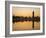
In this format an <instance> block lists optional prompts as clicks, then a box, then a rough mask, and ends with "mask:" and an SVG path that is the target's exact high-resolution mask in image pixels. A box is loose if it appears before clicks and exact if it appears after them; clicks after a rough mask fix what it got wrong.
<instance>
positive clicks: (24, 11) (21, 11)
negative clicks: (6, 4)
mask: <svg viewBox="0 0 46 38" xmlns="http://www.w3.org/2000/svg"><path fill="white" fill-rule="evenodd" d="M33 10H34V16H40V8H31V7H13V8H12V13H13V15H15V16H23V17H29V16H30V17H32V11H33Z"/></svg>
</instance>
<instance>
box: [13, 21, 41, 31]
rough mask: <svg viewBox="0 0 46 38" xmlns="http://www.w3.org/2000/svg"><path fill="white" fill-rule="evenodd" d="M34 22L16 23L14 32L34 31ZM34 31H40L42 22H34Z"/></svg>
mask: <svg viewBox="0 0 46 38" xmlns="http://www.w3.org/2000/svg"><path fill="white" fill-rule="evenodd" d="M32 26H33V22H32V21H24V22H15V23H14V24H13V31H16V30H33V27H32ZM34 30H40V22H34Z"/></svg>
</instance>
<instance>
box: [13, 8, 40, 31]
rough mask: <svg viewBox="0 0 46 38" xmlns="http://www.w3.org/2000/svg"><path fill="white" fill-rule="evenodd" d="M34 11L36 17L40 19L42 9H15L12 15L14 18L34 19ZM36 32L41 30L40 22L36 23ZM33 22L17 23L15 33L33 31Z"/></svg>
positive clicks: (14, 25) (14, 27) (14, 26)
mask: <svg viewBox="0 0 46 38" xmlns="http://www.w3.org/2000/svg"><path fill="white" fill-rule="evenodd" d="M32 10H34V17H35V16H36V17H37V16H39V17H40V8H31V7H29V8H27V7H20V8H19V7H13V8H12V15H14V16H23V17H32ZM34 26H35V28H34V29H35V30H39V29H40V22H34ZM32 29H33V28H32V21H30V22H29V21H27V22H26V21H24V22H15V23H14V24H13V31H16V30H32Z"/></svg>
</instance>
